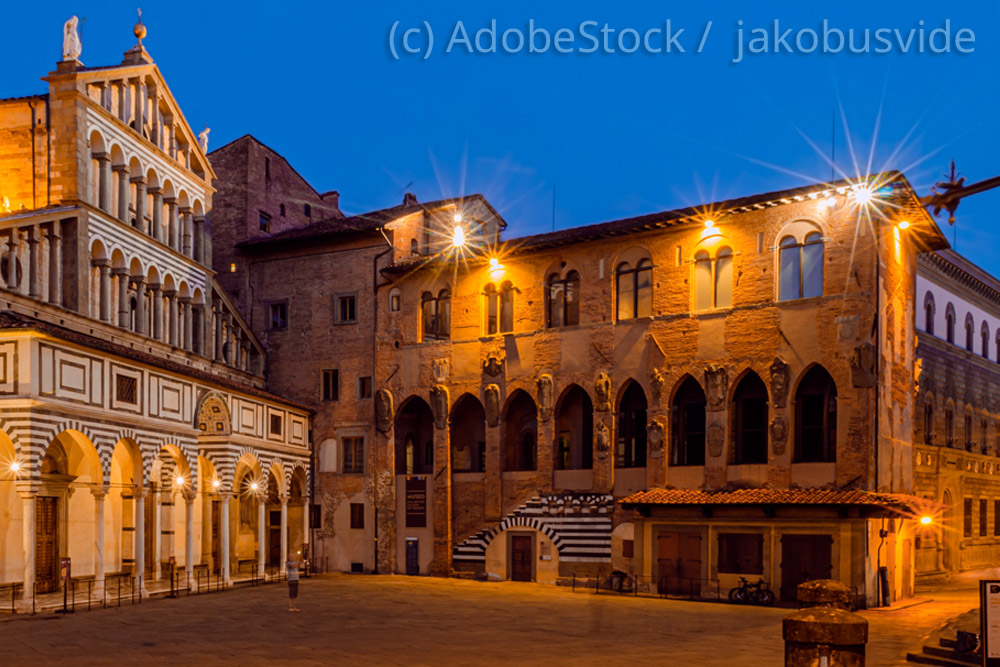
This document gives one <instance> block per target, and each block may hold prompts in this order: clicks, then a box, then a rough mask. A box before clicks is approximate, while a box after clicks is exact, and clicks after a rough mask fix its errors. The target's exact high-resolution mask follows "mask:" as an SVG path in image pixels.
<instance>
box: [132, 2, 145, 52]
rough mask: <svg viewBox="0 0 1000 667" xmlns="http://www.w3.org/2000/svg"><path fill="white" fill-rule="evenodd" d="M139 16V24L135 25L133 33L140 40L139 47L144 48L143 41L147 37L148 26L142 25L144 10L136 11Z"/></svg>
mask: <svg viewBox="0 0 1000 667" xmlns="http://www.w3.org/2000/svg"><path fill="white" fill-rule="evenodd" d="M135 11H136V12H137V13H138V14H139V22H138V23H136V24H135V28H133V29H132V33H133V34H134V35H135V38H136V39H137V40H139V46H140V47H141V46H142V39H143V37H145V36H146V26H144V25H143V24H142V9H136V10H135Z"/></svg>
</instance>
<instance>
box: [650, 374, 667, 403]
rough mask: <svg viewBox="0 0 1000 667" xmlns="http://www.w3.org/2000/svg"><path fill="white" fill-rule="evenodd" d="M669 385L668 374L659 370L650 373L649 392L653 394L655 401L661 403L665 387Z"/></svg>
mask: <svg viewBox="0 0 1000 667" xmlns="http://www.w3.org/2000/svg"><path fill="white" fill-rule="evenodd" d="M666 383H667V374H666V373H665V372H664V371H662V370H660V369H659V368H654V369H653V370H651V371H650V372H649V391H650V393H652V394H653V400H654V401H655V402H657V403H659V402H660V396H662V395H663V387H664V385H666Z"/></svg>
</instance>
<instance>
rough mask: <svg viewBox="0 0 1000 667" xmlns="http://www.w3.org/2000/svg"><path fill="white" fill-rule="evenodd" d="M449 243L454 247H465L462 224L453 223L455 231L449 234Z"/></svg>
mask: <svg viewBox="0 0 1000 667" xmlns="http://www.w3.org/2000/svg"><path fill="white" fill-rule="evenodd" d="M451 244H452V245H453V246H455V247H456V248H464V247H465V230H464V229H462V225H455V231H454V232H452V235H451Z"/></svg>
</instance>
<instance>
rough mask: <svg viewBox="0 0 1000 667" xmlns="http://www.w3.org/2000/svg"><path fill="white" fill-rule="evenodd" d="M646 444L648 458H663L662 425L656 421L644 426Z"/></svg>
mask: <svg viewBox="0 0 1000 667" xmlns="http://www.w3.org/2000/svg"><path fill="white" fill-rule="evenodd" d="M646 444H647V445H648V446H649V458H652V459H659V458H663V424H662V423H661V422H660V421H659V420H657V419H654V420H653V421H651V422H649V424H648V425H647V426H646Z"/></svg>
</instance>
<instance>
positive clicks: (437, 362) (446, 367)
mask: <svg viewBox="0 0 1000 667" xmlns="http://www.w3.org/2000/svg"><path fill="white" fill-rule="evenodd" d="M431 369H432V371H433V372H434V381H435V382H447V381H448V376H449V375H450V371H451V364H450V363H448V360H447V359H434V360H433V361H431Z"/></svg>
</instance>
